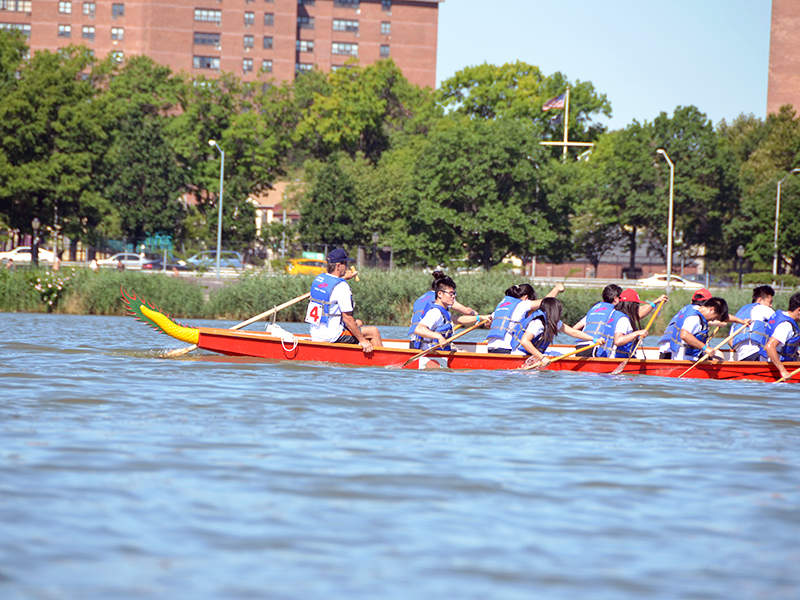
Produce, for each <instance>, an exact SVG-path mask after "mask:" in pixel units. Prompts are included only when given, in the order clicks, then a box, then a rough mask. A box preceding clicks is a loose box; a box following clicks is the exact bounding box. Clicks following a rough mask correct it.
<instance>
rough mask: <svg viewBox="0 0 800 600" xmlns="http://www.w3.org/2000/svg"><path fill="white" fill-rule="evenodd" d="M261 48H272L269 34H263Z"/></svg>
mask: <svg viewBox="0 0 800 600" xmlns="http://www.w3.org/2000/svg"><path fill="white" fill-rule="evenodd" d="M263 48H264V50H272V36H271V35H265V36H264V45H263Z"/></svg>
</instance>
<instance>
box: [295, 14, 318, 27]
mask: <svg viewBox="0 0 800 600" xmlns="http://www.w3.org/2000/svg"><path fill="white" fill-rule="evenodd" d="M297 26H298V27H299V28H300V29H314V17H307V16H299V17H297Z"/></svg>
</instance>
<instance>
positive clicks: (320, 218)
mask: <svg viewBox="0 0 800 600" xmlns="http://www.w3.org/2000/svg"><path fill="white" fill-rule="evenodd" d="M300 235H301V237H302V239H303V241H304V242H306V243H311V244H331V245H336V246H357V245H358V244H360V243H363V241H364V239H363V236H364V232H363V226H362V222H361V213H360V211H359V210H358V204H357V195H356V189H355V185H354V184H353V181H352V179H351V178H350V176H349V175H347V173H345V172H344V171H343V170H342V169H341V167H339V165H338V164H337V163H336V162H330V163H327V164H325V165H324V166H323V167H322V169H321V171H320V172H319V174H318V175H317V176H316V178H315V180H314V181H313V189H312V192H311V194H310V197H309V199H308V201H306V202H305V203H304V205H303V207H302V208H301V210H300Z"/></svg>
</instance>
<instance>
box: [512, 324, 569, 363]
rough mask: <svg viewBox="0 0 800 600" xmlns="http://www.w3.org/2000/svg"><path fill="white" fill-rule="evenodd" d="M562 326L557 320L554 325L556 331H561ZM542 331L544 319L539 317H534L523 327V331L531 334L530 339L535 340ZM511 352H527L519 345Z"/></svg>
mask: <svg viewBox="0 0 800 600" xmlns="http://www.w3.org/2000/svg"><path fill="white" fill-rule="evenodd" d="M563 327H564V323H562V322H561V321H559V322H558V325H557V326H556V330H557V331H561V329H562V328H563ZM543 331H544V321H542V320H541V319H534V320H533V321H531V322H530V323H528V327H526V328H525V333H529V334H530V335H531V340H535V339H536V338H537V337H538V336H539V335H540V334H541V333H542V332H543ZM511 354H526V355H527V354H528V353H527V352H526V351H525V349H524V348H523V347H522V346H520V347H519V348H517V349H516V350H514V351H513V352H512V353H511Z"/></svg>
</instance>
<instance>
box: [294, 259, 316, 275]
mask: <svg viewBox="0 0 800 600" xmlns="http://www.w3.org/2000/svg"><path fill="white" fill-rule="evenodd" d="M285 271H286V272H287V273H288V274H289V275H319V274H320V273H324V272H325V261H324V260H319V259H316V258H290V259H289V263H288V264H287V265H286V268H285Z"/></svg>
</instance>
